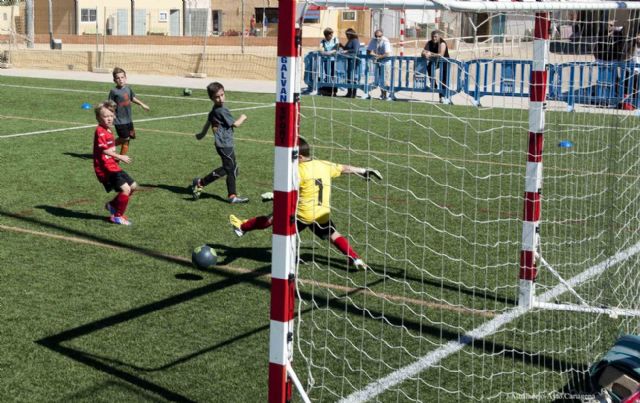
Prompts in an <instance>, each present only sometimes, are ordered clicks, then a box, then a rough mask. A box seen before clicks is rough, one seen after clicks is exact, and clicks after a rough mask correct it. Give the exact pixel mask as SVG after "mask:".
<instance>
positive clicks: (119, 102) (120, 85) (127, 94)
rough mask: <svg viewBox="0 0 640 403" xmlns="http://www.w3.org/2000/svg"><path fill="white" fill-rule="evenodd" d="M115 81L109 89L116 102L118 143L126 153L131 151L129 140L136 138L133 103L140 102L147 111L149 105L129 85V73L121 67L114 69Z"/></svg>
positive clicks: (110, 97)
mask: <svg viewBox="0 0 640 403" xmlns="http://www.w3.org/2000/svg"><path fill="white" fill-rule="evenodd" d="M113 82H114V83H116V87H115V88H113V89H112V90H111V91H109V99H110V100H111V101H113V102H115V103H116V120H115V121H114V126H115V127H116V132H117V133H118V139H117V140H116V144H119V145H121V147H120V154H122V155H125V154H127V152H128V151H129V140H130V139H135V138H136V130H135V129H134V128H133V119H132V117H131V115H132V113H131V104H132V103H134V104H138V105H140V106H141V107H142V109H144V110H145V111H148V110H149V107H148V106H147V105H145V103H144V102H142V101H141V100H140V99H139V98H137V97H136V94H135V93H134V92H133V90H132V89H131V87H128V86H127V73H126V72H125V71H124V70H123V69H121V68H120V67H116V68H114V69H113Z"/></svg>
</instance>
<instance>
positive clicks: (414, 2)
mask: <svg viewBox="0 0 640 403" xmlns="http://www.w3.org/2000/svg"><path fill="white" fill-rule="evenodd" d="M313 4H314V5H317V6H322V7H336V8H341V7H369V8H399V9H404V10H448V11H459V12H467V13H481V12H490V11H493V12H507V11H557V10H576V11H582V10H619V9H625V10H640V2H634V1H616V2H613V1H584V2H582V1H571V2H569V1H557V2H537V1H536V2H495V1H458V0H440V1H436V0H400V1H398V0H349V1H345V0H318V1H313Z"/></svg>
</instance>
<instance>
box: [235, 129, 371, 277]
mask: <svg viewBox="0 0 640 403" xmlns="http://www.w3.org/2000/svg"><path fill="white" fill-rule="evenodd" d="M298 149H299V155H300V160H299V163H298V175H299V177H300V189H299V192H298V210H297V211H296V220H297V222H296V224H297V227H298V232H300V231H302V230H304V229H305V228H310V229H311V230H312V231H313V233H314V234H316V236H318V237H320V238H321V239H327V238H329V240H330V241H331V243H332V244H334V245H335V246H336V248H338V249H340V252H342V253H344V254H345V255H346V256H348V258H349V261H350V262H351V263H352V264H353V265H354V266H356V267H357V268H366V267H367V266H366V264H365V263H364V262H363V261H362V259H360V257H359V256H358V254H357V253H356V252H355V251H354V250H353V249H352V248H351V245H350V244H349V241H348V240H347V238H345V237H344V236H342V235H341V234H340V233H339V232H338V231H337V230H336V228H335V225H334V224H333V222H332V221H331V205H330V200H331V179H332V178H335V177H337V176H340V175H341V174H343V173H345V174H356V175H360V176H361V177H363V178H364V179H366V180H370V179H372V178H376V179H378V180H382V175H380V172H379V171H377V170H375V169H370V168H358V167H353V166H350V165H341V164H335V163H333V162H329V161H322V160H315V159H313V158H311V148H310V147H309V143H307V142H306V141H305V140H304V139H303V138H300V141H299V144H298ZM229 222H230V223H231V225H232V226H233V229H234V231H235V233H236V235H238V236H242V235H244V233H245V232H248V231H253V230H256V229H265V228H269V227H270V226H271V225H273V215H272V214H269V215H266V216H258V217H253V218H250V219H248V220H242V219H240V218H238V217H236V216H235V215H233V214H232V215H230V216H229Z"/></svg>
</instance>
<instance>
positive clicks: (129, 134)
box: [116, 122, 136, 140]
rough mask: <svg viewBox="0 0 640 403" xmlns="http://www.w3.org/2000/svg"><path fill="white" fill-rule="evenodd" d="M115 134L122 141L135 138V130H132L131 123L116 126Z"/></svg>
mask: <svg viewBox="0 0 640 403" xmlns="http://www.w3.org/2000/svg"><path fill="white" fill-rule="evenodd" d="M116 133H118V137H120V138H121V139H123V140H129V139H135V138H136V129H134V128H133V122H130V123H125V124H123V125H116Z"/></svg>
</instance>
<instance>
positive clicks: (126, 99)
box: [109, 86, 136, 125]
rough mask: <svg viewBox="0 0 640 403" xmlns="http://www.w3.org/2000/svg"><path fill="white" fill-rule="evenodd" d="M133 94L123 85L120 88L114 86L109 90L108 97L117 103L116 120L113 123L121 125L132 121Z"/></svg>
mask: <svg viewBox="0 0 640 403" xmlns="http://www.w3.org/2000/svg"><path fill="white" fill-rule="evenodd" d="M135 96H136V94H135V93H134V92H133V90H132V89H131V88H130V87H128V86H124V87H122V88H117V87H116V88H113V89H112V90H111V91H109V99H110V100H112V101H114V102H115V103H116V105H118V107H117V108H116V120H115V122H114V124H116V125H122V124H127V123H131V122H132V118H131V101H132V100H133V98H134V97H135Z"/></svg>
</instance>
